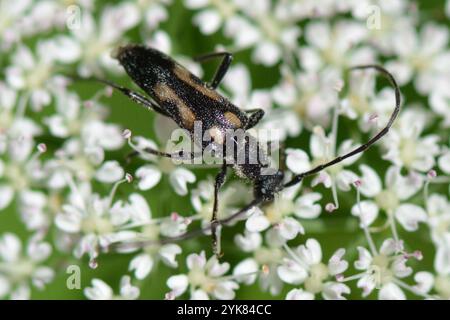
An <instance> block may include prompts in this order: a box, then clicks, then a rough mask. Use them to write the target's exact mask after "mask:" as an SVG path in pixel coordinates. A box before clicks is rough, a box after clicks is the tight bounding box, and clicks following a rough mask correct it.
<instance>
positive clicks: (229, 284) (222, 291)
mask: <svg viewBox="0 0 450 320" xmlns="http://www.w3.org/2000/svg"><path fill="white" fill-rule="evenodd" d="M238 288H239V285H238V284H237V283H236V282H234V281H221V282H219V284H218V285H217V286H216V287H215V288H214V291H213V294H214V297H215V298H217V299H219V300H233V299H234V297H235V296H236V294H235V292H234V291H235V290H237V289H238Z"/></svg>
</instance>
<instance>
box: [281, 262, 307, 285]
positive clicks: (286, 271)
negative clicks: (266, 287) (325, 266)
mask: <svg viewBox="0 0 450 320" xmlns="http://www.w3.org/2000/svg"><path fill="white" fill-rule="evenodd" d="M277 273H278V276H279V277H280V279H281V280H283V281H284V282H286V283H289V284H300V283H303V281H305V279H306V277H307V276H308V273H307V271H306V270H305V269H304V268H303V267H301V266H300V265H299V264H298V263H297V262H295V261H293V260H287V261H286V262H285V263H284V264H283V265H281V266H279V267H278V268H277Z"/></svg>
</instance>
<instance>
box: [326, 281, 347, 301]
mask: <svg viewBox="0 0 450 320" xmlns="http://www.w3.org/2000/svg"><path fill="white" fill-rule="evenodd" d="M349 293H350V288H349V287H348V286H346V285H345V284H343V283H337V282H329V283H327V284H325V286H324V288H323V292H322V295H323V297H324V299H325V300H345V298H344V297H343V296H342V294H349Z"/></svg>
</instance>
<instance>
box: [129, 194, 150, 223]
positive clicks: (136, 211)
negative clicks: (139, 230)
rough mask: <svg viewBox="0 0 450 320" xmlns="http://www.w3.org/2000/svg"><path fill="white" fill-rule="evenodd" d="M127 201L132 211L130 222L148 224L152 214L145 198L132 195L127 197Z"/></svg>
mask: <svg viewBox="0 0 450 320" xmlns="http://www.w3.org/2000/svg"><path fill="white" fill-rule="evenodd" d="M129 199H130V205H131V209H132V212H131V217H132V220H133V221H134V222H136V223H145V222H149V221H150V219H151V217H152V213H151V211H150V207H149V206H148V203H147V201H146V200H145V198H144V197H143V196H141V195H140V194H138V193H132V194H131V195H130V196H129Z"/></svg>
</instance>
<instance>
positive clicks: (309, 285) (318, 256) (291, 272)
mask: <svg viewBox="0 0 450 320" xmlns="http://www.w3.org/2000/svg"><path fill="white" fill-rule="evenodd" d="M285 249H286V250H287V256H286V257H285V258H284V260H283V263H282V264H281V265H280V266H279V267H278V269H277V271H278V275H279V276H280V278H281V279H282V280H283V281H284V282H286V283H290V284H294V285H300V284H302V285H303V286H304V290H305V293H306V292H307V293H309V294H307V295H306V297H311V298H314V295H316V294H318V293H322V296H323V298H324V299H345V298H344V297H343V296H342V294H344V293H345V294H349V293H350V288H348V287H347V286H346V285H345V284H342V283H337V282H334V281H330V280H331V279H332V277H333V276H336V275H338V274H341V273H343V272H344V271H345V270H347V268H348V262H347V261H345V260H342V257H343V256H344V254H345V249H343V248H341V249H339V250H337V251H336V252H335V253H334V254H333V256H332V257H331V258H330V260H329V261H328V265H325V264H324V263H323V262H322V249H321V247H320V244H319V242H318V241H317V240H315V239H308V240H307V241H306V243H305V245H300V246H299V247H297V248H296V249H295V250H292V249H290V248H289V247H287V246H286V247H285ZM330 278H331V279H330ZM300 290H302V289H300ZM299 293H303V291H291V292H290V293H288V297H287V298H289V297H291V298H292V295H294V294H295V295H297V294H299ZM299 298H305V296H304V295H303V294H302V295H300V296H299Z"/></svg>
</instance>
